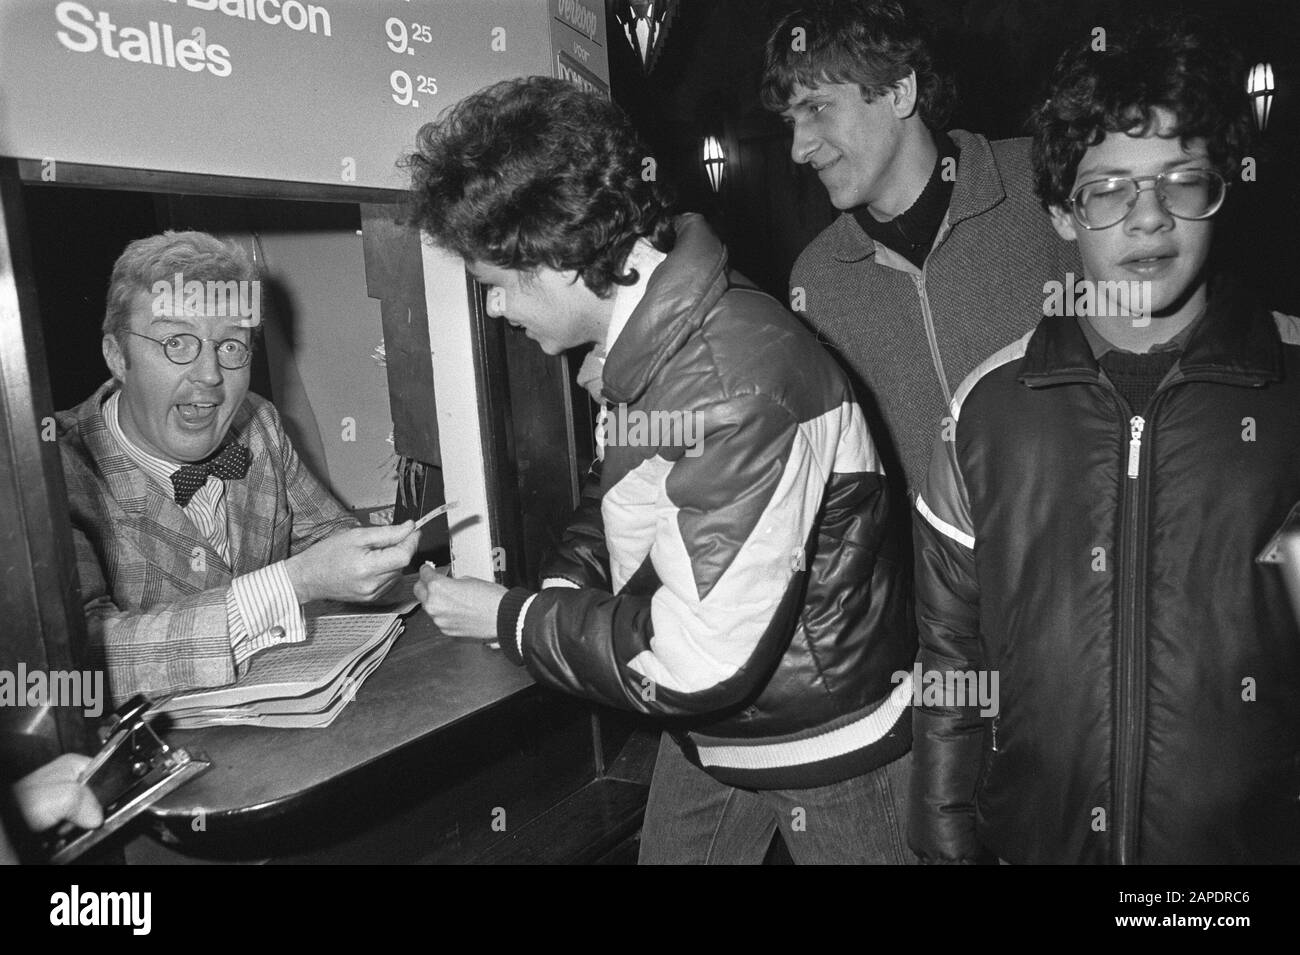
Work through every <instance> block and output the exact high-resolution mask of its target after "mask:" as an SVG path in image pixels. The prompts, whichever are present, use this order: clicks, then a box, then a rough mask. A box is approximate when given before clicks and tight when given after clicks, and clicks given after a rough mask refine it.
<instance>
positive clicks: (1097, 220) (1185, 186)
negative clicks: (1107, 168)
mask: <svg viewBox="0 0 1300 955" xmlns="http://www.w3.org/2000/svg"><path fill="white" fill-rule="evenodd" d="M1144 183H1151V184H1152V185H1151V186H1149V187H1147V188H1151V189H1154V190H1155V194H1156V199H1157V201H1159V203H1160V207H1161V208H1162V209H1164V210H1165V212H1167V213H1169V214H1170V215H1171V216H1173V217H1174V218H1175V219H1192V220H1195V219H1208V218H1210V216H1212V215H1214V214H1215V213H1216V212H1218V211H1219V207H1220V206H1222V205H1223V198H1224V196H1225V195H1227V192H1228V184H1227V182H1225V181H1224V179H1223V177H1222V176H1221V175H1219V174H1218V173H1217V172H1215V171H1214V170H1213V169H1177V170H1175V171H1173V172H1162V173H1160V175H1158V176H1111V177H1110V178H1108V179H1095V180H1093V181H1092V182H1085V183H1084V184H1083V185H1081V186H1079V187H1078V188H1077V189H1075V190H1074V192H1072V193H1070V210H1071V211H1072V212H1073V213H1074V218H1075V221H1076V222H1078V223H1079V225H1081V226H1083V227H1084V228H1085V229H1089V230H1092V229H1109V228H1110V227H1111V226H1114V225H1119V223H1121V222H1123V221H1124V220H1125V219H1126V218H1128V214H1129V213H1130V212H1132V211H1133V207H1134V206H1136V205H1137V201H1138V195H1139V194H1140V193H1142V192H1144V191H1145V189H1144V187H1143V184H1144Z"/></svg>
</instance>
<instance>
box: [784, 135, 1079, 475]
mask: <svg viewBox="0 0 1300 955" xmlns="http://www.w3.org/2000/svg"><path fill="white" fill-rule="evenodd" d="M948 135H949V137H950V138H951V139H952V141H953V143H954V145H955V146H957V147H960V150H961V154H960V158H959V160H958V163H957V172H956V174H957V180H956V182H955V183H953V191H952V198H951V200H950V201H949V204H948V212H947V215H946V217H945V221H944V224H943V226H942V227H941V228H940V230H939V234H938V236H937V237H936V239H935V243H934V247H933V249H931V251H930V254H929V256H928V257H927V258H926V261H925V265H924V267H923V268H919V269H918V268H917V267H916V266H914V265H913V264H912V263H911V262H909V261H908V260H907V259H906V258H905V257H904V256H902V255H901V254H899V253H897V252H895V251H893V250H892V249H889V248H888V247H886V246H884V245H881V244H880V243H877V242H874V241H873V240H872V239H871V238H870V237H869V236H867V234H866V233H865V232H863V230H862V227H861V226H860V225H858V223H857V220H856V219H855V218H854V216H853V214H852V213H850V212H846V213H844V214H842V215H841V216H840V217H839V218H838V219H836V220H835V221H834V222H832V223H831V224H830V225H829V226H827V227H826V228H825V229H824V230H823V231H822V232H821V234H819V235H818V236H817V237H816V238H815V239H813V241H812V242H810V243H809V244H808V247H807V248H806V249H804V251H803V252H802V253H801V254H800V256H799V259H798V261H797V262H796V263H795V265H794V269H793V271H792V272H791V276H790V293H791V303H792V306H793V307H794V308H795V310H796V311H798V312H800V314H802V315H803V317H804V318H805V319H806V320H807V322H808V324H809V325H810V326H811V327H812V328H813V329H814V330H815V331H816V332H817V335H818V337H819V338H820V339H821V340H822V341H823V343H824V344H826V345H827V346H828V347H830V348H831V349H833V350H834V351H835V352H836V353H837V354H838V355H839V356H840V358H841V362H842V365H843V366H844V367H845V368H847V369H848V370H849V371H850V373H851V375H852V377H853V379H854V385H855V387H857V388H858V390H859V396H860V398H861V399H862V401H863V404H864V406H865V407H866V408H867V420H868V423H869V426H870V427H871V429H872V434H874V435H875V436H876V438H877V441H878V443H879V444H880V446H881V453H882V454H883V456H884V459H885V465H886V467H887V468H889V469H890V471H891V480H893V481H894V486H895V487H896V488H897V489H899V490H900V491H901V490H903V489H904V488H908V489H911V490H913V491H915V490H918V489H919V487H920V485H921V482H922V481H924V479H925V472H926V468H927V467H928V465H929V461H930V446H931V441H932V440H933V437H934V434H933V429H934V426H935V423H936V422H937V421H938V420H939V419H940V417H942V416H943V415H944V414H945V413H946V412H945V409H946V408H947V406H948V404H949V403H950V402H951V399H952V396H953V394H954V393H955V392H956V390H957V388H958V387H959V386H960V385H961V383H962V381H963V380H965V378H966V376H967V375H969V374H970V373H971V371H972V370H973V369H974V368H975V367H976V366H977V365H978V364H979V363H980V362H981V361H983V360H984V359H985V358H987V357H988V356H989V355H990V354H991V353H992V352H993V351H994V350H996V349H998V348H1001V347H1002V346H1003V345H1006V344H1007V343H1008V342H1012V341H1014V340H1016V339H1017V338H1019V337H1020V336H1022V335H1024V334H1025V333H1027V332H1029V331H1032V330H1033V327H1034V325H1035V324H1037V317H1036V316H1040V315H1041V314H1042V308H1043V297H1044V285H1045V283H1047V282H1051V281H1056V282H1064V281H1065V280H1066V278H1067V275H1068V273H1070V272H1073V273H1075V274H1079V273H1080V271H1081V269H1080V266H1079V257H1078V251H1077V248H1076V246H1075V245H1074V243H1072V242H1065V241H1064V240H1062V239H1061V238H1060V237H1059V236H1058V235H1057V234H1056V232H1055V230H1054V229H1053V228H1052V226H1051V221H1050V219H1049V218H1048V216H1047V215H1046V213H1044V212H1043V208H1042V206H1041V205H1040V204H1039V202H1038V199H1037V197H1036V196H1035V195H1034V191H1033V169H1032V166H1031V164H1030V161H1029V140H1028V139H1024V138H1020V139H1004V140H999V141H995V142H990V141H989V140H987V139H985V138H984V137H983V136H980V135H978V134H975V133H968V132H965V131H963V130H953V131H952V132H951V133H949V134H948ZM876 409H878V412H879V414H878V417H877V416H876ZM896 461H897V462H898V465H897V466H895V462H896ZM904 478H905V479H906V480H905V481H904Z"/></svg>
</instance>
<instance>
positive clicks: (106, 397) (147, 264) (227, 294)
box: [57, 232, 419, 703]
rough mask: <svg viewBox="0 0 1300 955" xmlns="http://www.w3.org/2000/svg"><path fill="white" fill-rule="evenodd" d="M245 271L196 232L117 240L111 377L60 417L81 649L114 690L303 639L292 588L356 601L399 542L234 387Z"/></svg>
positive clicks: (231, 667)
mask: <svg viewBox="0 0 1300 955" xmlns="http://www.w3.org/2000/svg"><path fill="white" fill-rule="evenodd" d="M257 282H258V279H257V276H256V273H255V271H254V269H253V266H252V264H251V263H250V262H249V260H248V257H247V255H245V253H244V252H243V250H242V249H240V248H238V247H237V246H235V245H233V244H230V243H227V242H223V241H222V240H220V239H218V238H216V237H215V236H212V235H208V234H207V233H203V232H166V233H164V234H162V235H155V236H151V237H149V238H145V239H139V240H136V241H134V242H132V243H130V244H129V245H128V246H127V247H126V250H125V251H124V252H123V253H122V255H121V256H120V257H119V258H118V260H117V262H116V264H115V265H114V267H113V274H112V279H111V281H110V285H109V291H108V305H107V308H106V311H105V315H104V322H103V353H104V360H105V362H106V363H107V364H108V367H109V370H110V371H111V372H112V378H111V379H110V380H109V381H107V382H105V383H104V384H103V385H102V386H101V387H100V388H99V389H98V390H96V392H95V393H94V394H93V395H91V396H90V397H89V398H87V399H86V400H85V401H83V402H82V403H81V404H80V405H78V406H77V407H76V408H73V409H71V410H69V411H65V412H61V413H60V414H59V415H58V419H57V420H58V440H59V449H60V453H61V457H62V461H63V472H64V478H65V481H66V483H67V489H68V505H69V512H70V517H71V522H72V531H73V539H74V542H75V546H76V551H77V572H78V575H79V577H80V583H81V594H82V598H83V600H84V604H85V614H86V628H87V631H88V639H89V653H90V657H91V660H90V662H91V664H92V665H94V666H100V667H103V668H105V669H106V671H107V676H108V689H109V693H110V695H111V696H112V697H113V700H114V701H115V703H120V702H122V701H123V700H125V699H127V698H129V697H131V696H132V695H134V694H136V693H146V694H150V695H159V694H167V693H172V692H176V691H180V690H186V689H194V688H201V687H212V686H221V685H224V684H228V683H232V682H234V681H235V679H236V677H237V675H238V674H239V673H240V672H242V670H243V669H245V668H246V666H247V664H248V662H249V661H250V659H251V658H252V657H253V655H254V654H256V653H258V652H259V651H261V650H263V649H266V648H268V647H271V646H275V645H277V644H282V643H293V642H299V641H302V640H304V639H305V638H306V628H305V622H304V619H303V614H302V609H301V605H302V604H304V603H307V602H310V601H312V600H315V599H318V598H332V599H340V600H367V599H370V598H371V597H373V596H375V595H377V594H378V593H380V592H382V591H383V589H384V588H386V587H387V586H388V584H389V583H391V582H392V581H393V580H394V579H395V578H396V577H397V576H398V575H399V574H400V572H401V569H402V568H403V567H405V566H406V564H407V563H408V562H409V561H410V559H411V556H412V554H413V553H414V550H415V546H416V543H417V540H418V537H419V535H418V534H416V533H412V528H413V525H412V524H410V523H406V524H402V525H398V526H394V527H368V528H362V527H358V526H357V521H356V520H355V519H354V518H353V517H352V516H351V515H350V514H349V513H348V512H347V511H346V510H344V508H343V507H342V505H340V504H339V503H338V501H336V500H335V499H334V497H333V496H332V495H331V494H330V492H329V491H327V490H326V489H325V488H324V487H323V486H322V485H321V484H320V482H319V481H318V480H317V479H316V478H315V477H314V476H313V475H312V474H311V472H310V471H309V470H308V469H307V468H306V466H305V465H304V464H303V463H302V461H301V460H300V459H299V458H298V455H297V454H296V453H295V452H294V449H293V445H292V444H291V443H290V441H289V438H288V437H287V436H286V434H285V432H284V428H283V427H282V426H281V422H280V417H279V415H278V413H277V412H276V410H275V407H274V406H273V405H272V404H271V403H270V402H269V401H267V400H265V399H264V398H261V397H259V396H258V395H255V394H252V393H250V392H249V390H248V387H249V374H250V373H249V364H250V361H251V358H252V352H253V349H254V347H255V339H256V332H257V329H258V327H259V325H260V322H261V315H260V300H261V296H260V294H259V293H260V288H259V287H258V285H257V284H256V283H257Z"/></svg>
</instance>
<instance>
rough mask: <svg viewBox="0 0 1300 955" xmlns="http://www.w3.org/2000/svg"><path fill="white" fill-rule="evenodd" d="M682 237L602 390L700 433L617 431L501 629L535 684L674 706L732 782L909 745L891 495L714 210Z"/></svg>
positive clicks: (844, 391) (635, 703) (905, 636)
mask: <svg viewBox="0 0 1300 955" xmlns="http://www.w3.org/2000/svg"><path fill="white" fill-rule="evenodd" d="M677 233H678V237H677V242H676V245H675V246H674V248H673V250H672V251H671V252H670V253H669V254H668V257H667V258H666V259H665V260H664V261H663V262H662V263H661V264H660V265H659V266H658V267H657V268H656V269H655V270H654V272H653V274H652V275H651V276H650V278H649V282H648V285H647V288H646V292H645V295H644V297H643V298H642V300H641V302H640V304H639V305H638V306H637V308H636V310H635V311H633V312H632V315H631V317H630V318H629V320H628V322H627V325H626V326H625V327H624V328H623V330H622V332H621V334H620V335H619V336H618V338H617V340H616V342H615V343H614V345H613V347H612V348H611V349H610V352H609V355H608V356H607V359H606V363H605V369H604V396H605V399H606V401H607V402H608V404H609V406H612V407H613V409H614V412H615V414H616V415H621V416H623V418H622V420H623V421H624V422H635V421H636V420H638V419H639V420H641V421H646V420H653V419H652V417H651V416H653V415H658V416H659V417H660V418H661V420H667V419H668V417H670V416H672V415H677V416H678V418H679V419H680V420H682V421H685V420H688V419H689V420H691V421H692V422H694V425H695V427H694V432H695V433H694V435H693V437H694V443H692V444H691V445H690V446H689V447H687V446H685V444H686V443H685V442H676V443H673V442H668V441H664V440H657V441H656V440H654V437H653V436H649V437H646V436H642V438H641V439H634V438H635V437H636V436H635V435H634V433H633V431H632V430H631V428H627V429H626V434H623V433H621V432H620V434H617V435H615V438H617V440H609V441H607V442H606V447H605V453H604V460H603V463H602V465H601V466H600V467H599V468H597V469H595V470H594V471H593V474H592V476H591V479H590V480H589V481H588V483H587V487H586V490H585V492H584V497H583V502H582V504H581V506H580V507H579V510H578V512H577V513H576V514H575V515H574V519H573V521H572V522H571V524H570V526H569V528H568V529H567V531H566V533H565V534H564V536H563V539H562V541H561V545H560V547H559V550H558V552H557V554H556V555H555V556H554V557H553V558H551V559H550V560H549V561H548V562H547V564H546V566H545V567H544V569H543V577H544V578H550V582H551V583H558V584H560V586H550V587H546V588H544V589H543V590H541V591H540V592H538V593H536V594H535V595H534V594H532V593H530V592H529V591H526V590H523V589H515V590H512V591H510V592H509V593H508V595H507V596H506V597H505V598H504V599H503V601H502V603H501V605H500V611H499V614H498V621H499V630H500V635H501V640H502V647H503V649H505V650H506V652H507V653H508V654H511V655H513V656H515V657H516V659H518V658H519V649H522V660H523V662H524V663H525V664H526V665H527V667H528V669H529V671H530V673H532V675H533V676H534V677H535V678H536V679H537V680H538V681H539V682H541V683H543V684H546V685H549V686H552V687H556V688H558V689H561V690H565V691H568V692H570V693H574V694H577V695H579V696H583V697H587V698H589V699H592V700H596V701H598V702H601V703H606V704H609V705H611V706H615V707H619V708H622V709H626V710H633V711H636V712H638V713H643V714H650V715H653V716H659V717H665V718H668V720H669V728H670V729H671V730H673V731H674V732H675V733H676V736H677V739H678V741H679V742H680V743H681V744H682V745H683V749H684V751H685V752H686V754H687V756H688V757H689V758H691V759H692V760H693V761H695V762H696V763H697V765H700V766H702V767H703V768H704V769H705V770H706V771H708V772H710V773H711V774H712V775H713V776H714V777H715V778H717V779H719V780H721V781H723V782H726V783H728V784H731V785H738V786H746V787H750V788H804V787H810V786H821V785H827V784H830V783H833V782H837V781H839V780H842V779H846V778H849V777H851V776H855V775H859V774H861V773H863V772H866V771H868V770H870V769H874V768H876V767H877V766H879V765H882V764H884V763H886V762H888V761H890V760H892V759H894V758H897V757H898V756H900V755H902V754H903V753H905V752H906V751H907V749H908V747H909V746H910V727H909V724H908V708H907V706H906V705H905V703H900V702H898V700H897V697H898V696H899V694H896V693H895V694H891V690H893V689H894V687H895V684H894V682H892V678H893V676H894V674H895V672H896V671H899V670H907V669H908V668H909V667H910V666H911V663H912V659H913V657H914V654H915V634H914V630H913V628H912V625H911V621H910V618H909V608H908V601H907V599H906V597H907V595H906V594H905V593H904V589H903V588H904V586H905V583H904V582H905V579H906V578H905V575H904V572H903V570H904V569H903V568H902V567H901V566H900V563H899V560H898V547H897V544H898V542H897V541H895V540H893V539H889V538H888V536H887V535H886V534H885V532H884V528H885V527H886V526H887V525H888V520H887V518H888V510H889V507H890V501H889V494H888V491H887V490H886V486H885V482H884V476H883V473H882V471H881V467H880V464H879V460H878V457H877V455H876V450H875V447H874V445H873V444H872V441H871V437H870V435H869V434H868V433H867V428H866V424H865V422H864V420H863V416H862V412H861V410H860V409H859V407H858V405H857V404H856V403H855V402H854V400H853V395H852V391H851V389H850V386H849V384H848V382H847V380H846V379H845V378H844V376H843V374H842V373H841V372H840V371H839V370H838V369H837V368H836V366H835V364H834V362H833V361H832V360H831V359H830V357H829V356H828V355H827V354H826V353H825V352H823V351H822V349H821V348H820V347H819V346H818V345H817V342H816V340H815V339H814V337H813V336H812V335H811V334H810V333H809V332H807V331H806V330H805V329H804V328H803V327H801V326H800V324H799V322H798V321H797V320H796V319H795V318H794V316H793V315H791V314H790V313H789V312H788V311H786V309H785V308H783V307H782V306H781V305H780V304H778V303H777V302H776V301H775V300H774V299H772V298H771V297H769V296H767V295H765V294H764V293H762V292H760V291H758V290H756V289H754V288H752V287H750V286H748V283H746V282H744V280H743V279H740V278H739V277H737V276H736V275H734V274H731V273H728V271H727V258H726V250H725V249H724V248H723V246H722V245H721V243H720V242H719V241H718V239H717V238H716V236H714V235H713V233H712V232H711V231H710V230H709V229H708V227H707V225H706V224H705V223H704V221H703V220H702V219H700V218H699V217H697V216H684V217H682V218H681V219H680V220H679V221H678V227H677ZM641 415H645V417H643V418H642V417H640V416H641ZM660 437H662V434H661V435H660ZM891 697H893V698H891Z"/></svg>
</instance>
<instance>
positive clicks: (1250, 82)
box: [1246, 63, 1277, 133]
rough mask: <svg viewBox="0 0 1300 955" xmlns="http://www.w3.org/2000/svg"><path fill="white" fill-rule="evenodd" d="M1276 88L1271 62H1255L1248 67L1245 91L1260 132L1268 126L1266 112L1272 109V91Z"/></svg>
mask: <svg viewBox="0 0 1300 955" xmlns="http://www.w3.org/2000/svg"><path fill="white" fill-rule="evenodd" d="M1276 89H1277V86H1276V84H1275V83H1274V82H1273V64H1271V63H1256V64H1255V65H1254V66H1252V67H1251V68H1250V74H1249V75H1248V76H1247V77H1246V92H1247V93H1249V94H1250V101H1251V104H1252V105H1253V106H1254V108H1255V128H1256V129H1258V130H1259V131H1260V132H1261V133H1262V132H1264V130H1266V129H1267V128H1268V114H1269V113H1270V112H1272V109H1273V92H1274V90H1276Z"/></svg>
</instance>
